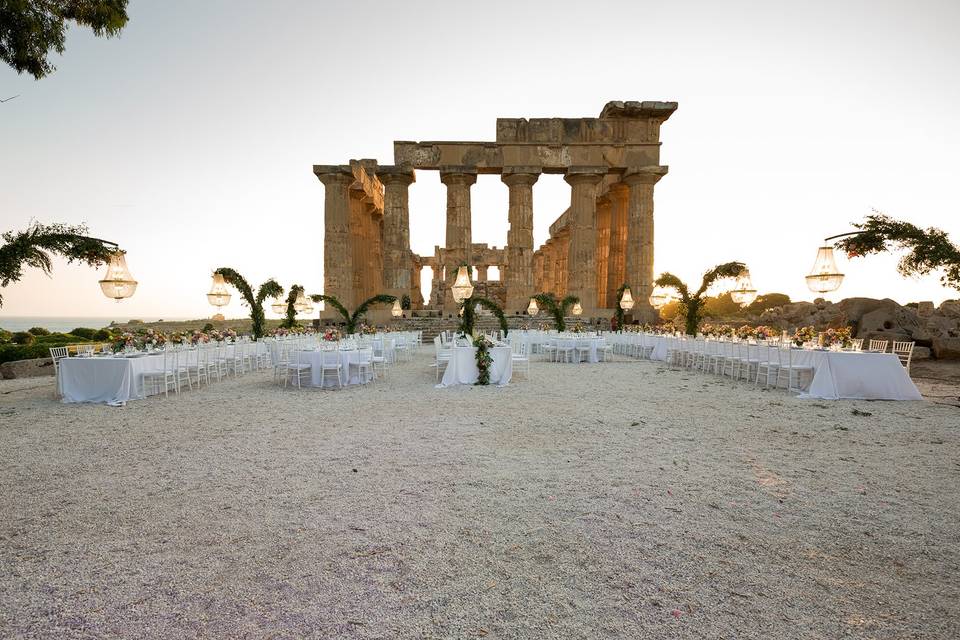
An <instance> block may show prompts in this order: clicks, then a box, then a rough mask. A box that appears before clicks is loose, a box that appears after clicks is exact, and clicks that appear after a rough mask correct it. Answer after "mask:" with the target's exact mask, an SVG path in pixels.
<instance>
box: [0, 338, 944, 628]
mask: <svg viewBox="0 0 960 640" xmlns="http://www.w3.org/2000/svg"><path fill="white" fill-rule="evenodd" d="M429 353H430V352H429V351H428V350H427V349H423V350H421V352H420V353H419V354H417V356H416V358H415V360H414V362H412V363H406V364H400V365H399V366H397V367H395V368H394V369H392V370H391V371H390V372H389V375H388V377H387V378H386V379H383V380H380V381H378V382H376V383H375V384H373V385H370V386H367V387H362V388H361V387H352V388H348V389H345V390H343V391H318V390H307V389H304V390H303V391H296V390H291V389H288V390H282V389H277V388H276V387H274V386H272V384H271V381H270V374H257V375H248V376H246V377H242V378H240V379H237V380H228V381H224V382H222V383H218V384H214V385H213V386H211V387H209V388H205V389H203V390H202V391H200V392H193V393H185V394H184V395H183V396H181V397H180V398H177V399H173V398H171V399H169V400H164V399H163V398H150V399H147V400H144V401H138V402H132V403H130V404H129V405H128V406H127V407H123V408H111V407H105V406H91V405H82V406H77V405H62V404H59V403H57V402H56V401H55V400H54V399H53V398H52V389H53V385H52V381H50V380H40V381H38V380H36V379H34V380H26V381H19V380H15V381H4V382H3V383H2V384H0V486H2V491H0V637H3V638H263V637H273V638H301V637H307V638H475V637H485V638H625V639H626V638H629V639H637V638H840V637H843V638H925V639H927V638H944V639H947V638H957V637H960V410H958V409H957V408H956V407H951V406H945V405H937V404H933V403H929V402H901V403H894V402H847V401H841V402H818V401H809V400H797V399H795V398H792V397H789V396H787V395H786V394H785V393H783V392H769V391H759V390H755V389H753V388H752V387H750V386H749V385H744V384H737V383H734V382H731V381H729V380H720V379H717V378H714V377H709V376H702V375H697V374H691V373H688V372H679V371H671V370H668V369H666V368H665V367H663V366H660V365H658V364H655V363H649V362H643V363H637V362H627V363H607V364H598V365H581V366H575V365H559V364H558V365H554V364H550V363H534V367H533V379H532V380H531V381H527V380H525V379H524V378H523V376H522V375H519V374H515V376H514V382H513V384H511V385H510V386H509V387H507V388H495V387H486V388H479V387H457V388H450V389H435V388H434V387H433V385H434V383H435V380H434V374H433V371H432V370H431V369H430V368H429V366H428V363H429V361H430V355H429ZM853 409H857V410H858V411H863V412H868V413H870V414H871V415H854V414H853V413H852V410H853Z"/></svg>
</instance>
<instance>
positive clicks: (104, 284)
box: [100, 250, 137, 302]
mask: <svg viewBox="0 0 960 640" xmlns="http://www.w3.org/2000/svg"><path fill="white" fill-rule="evenodd" d="M100 289H101V290H102V291H103V295H105V296H107V297H108V298H113V299H114V300H116V301H117V302H120V301H121V300H123V299H124V298H129V297H130V296H132V295H133V292H134V291H136V290H137V281H136V280H134V279H133V277H132V276H131V275H130V270H129V269H127V260H126V258H125V257H124V252H123V251H119V250H117V251H114V252H113V253H112V254H111V255H110V264H108V265H107V275H105V276H104V277H103V280H101V281H100Z"/></svg>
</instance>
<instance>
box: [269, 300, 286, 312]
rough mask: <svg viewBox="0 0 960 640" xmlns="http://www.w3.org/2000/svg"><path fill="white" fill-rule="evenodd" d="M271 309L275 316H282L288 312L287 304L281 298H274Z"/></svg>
mask: <svg viewBox="0 0 960 640" xmlns="http://www.w3.org/2000/svg"><path fill="white" fill-rule="evenodd" d="M270 308H271V309H272V310H273V312H274V313H275V314H277V315H280V316H282V315H284V314H285V313H286V312H287V303H286V302H284V301H283V300H281V299H280V298H274V299H273V302H272V303H271V304H270Z"/></svg>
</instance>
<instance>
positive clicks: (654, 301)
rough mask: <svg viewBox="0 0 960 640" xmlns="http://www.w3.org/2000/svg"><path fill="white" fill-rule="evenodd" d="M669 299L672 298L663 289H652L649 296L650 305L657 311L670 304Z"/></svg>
mask: <svg viewBox="0 0 960 640" xmlns="http://www.w3.org/2000/svg"><path fill="white" fill-rule="evenodd" d="M671 299H672V296H671V295H670V292H669V291H668V290H667V289H666V288H665V287H654V289H653V293H651V294H650V305H651V306H652V307H653V308H654V309H659V308H661V307H663V306H664V305H665V304H667V303H668V302H670V300H671Z"/></svg>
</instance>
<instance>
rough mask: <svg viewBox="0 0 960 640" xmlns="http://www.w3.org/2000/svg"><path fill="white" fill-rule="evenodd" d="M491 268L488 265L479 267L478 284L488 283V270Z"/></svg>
mask: <svg viewBox="0 0 960 640" xmlns="http://www.w3.org/2000/svg"><path fill="white" fill-rule="evenodd" d="M489 268H490V266H489V265H486V264H481V265H477V282H486V281H487V270H488V269H489Z"/></svg>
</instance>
